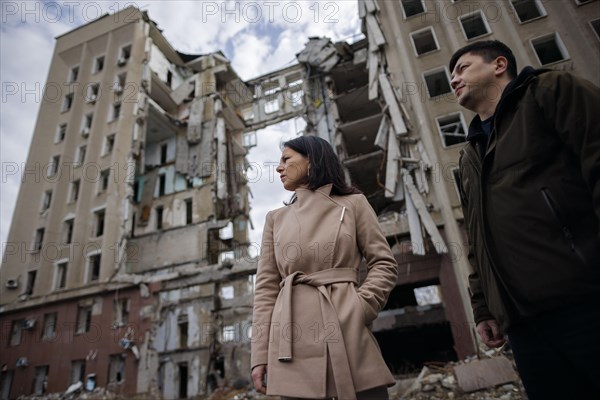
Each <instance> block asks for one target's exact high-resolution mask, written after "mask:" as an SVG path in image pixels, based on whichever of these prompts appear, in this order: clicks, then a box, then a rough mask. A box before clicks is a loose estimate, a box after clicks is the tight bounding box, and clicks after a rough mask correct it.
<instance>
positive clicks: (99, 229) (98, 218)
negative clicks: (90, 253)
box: [94, 209, 106, 237]
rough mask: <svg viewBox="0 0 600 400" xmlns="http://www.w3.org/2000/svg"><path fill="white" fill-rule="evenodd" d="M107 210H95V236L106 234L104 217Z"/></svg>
mask: <svg viewBox="0 0 600 400" xmlns="http://www.w3.org/2000/svg"><path fill="white" fill-rule="evenodd" d="M105 215H106V212H105V211H104V209H102V210H98V211H95V212H94V236H95V237H98V236H102V235H103V234H104V218H105Z"/></svg>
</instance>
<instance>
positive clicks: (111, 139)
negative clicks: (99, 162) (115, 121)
mask: <svg viewBox="0 0 600 400" xmlns="http://www.w3.org/2000/svg"><path fill="white" fill-rule="evenodd" d="M114 147H115V134H114V133H113V134H112V135H108V136H107V137H106V140H105V142H104V155H105V156H106V155H109V154H110V153H112V151H113V148H114Z"/></svg>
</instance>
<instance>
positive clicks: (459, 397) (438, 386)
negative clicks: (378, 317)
mask: <svg viewBox="0 0 600 400" xmlns="http://www.w3.org/2000/svg"><path fill="white" fill-rule="evenodd" d="M388 392H389V394H390V400H445V399H450V400H527V395H526V393H525V390H524V388H523V385H522V383H521V380H520V378H519V377H518V375H517V373H516V367H515V365H514V361H513V357H512V353H511V352H510V350H508V351H503V352H498V351H496V350H487V351H484V352H482V353H481V355H480V357H479V358H477V357H476V356H473V357H468V358H466V359H465V360H461V361H458V362H450V363H448V364H445V365H438V364H436V363H428V364H426V366H424V367H423V369H422V370H421V372H420V373H419V374H418V376H404V377H399V378H397V380H396V384H395V385H394V386H392V387H391V388H389V389H388Z"/></svg>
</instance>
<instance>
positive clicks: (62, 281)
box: [54, 261, 68, 290]
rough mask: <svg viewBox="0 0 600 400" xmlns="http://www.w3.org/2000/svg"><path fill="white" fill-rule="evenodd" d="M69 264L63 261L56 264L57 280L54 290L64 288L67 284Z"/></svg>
mask: <svg viewBox="0 0 600 400" xmlns="http://www.w3.org/2000/svg"><path fill="white" fill-rule="evenodd" d="M67 265H68V262H66V261H65V262H61V263H59V264H57V265H56V281H55V283H54V290H59V289H64V288H65V286H66V284H67Z"/></svg>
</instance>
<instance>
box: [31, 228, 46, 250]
mask: <svg viewBox="0 0 600 400" xmlns="http://www.w3.org/2000/svg"><path fill="white" fill-rule="evenodd" d="M43 242H44V228H38V229H37V230H36V231H35V241H34V242H33V250H34V251H40V250H41V249H42V243H43Z"/></svg>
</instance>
